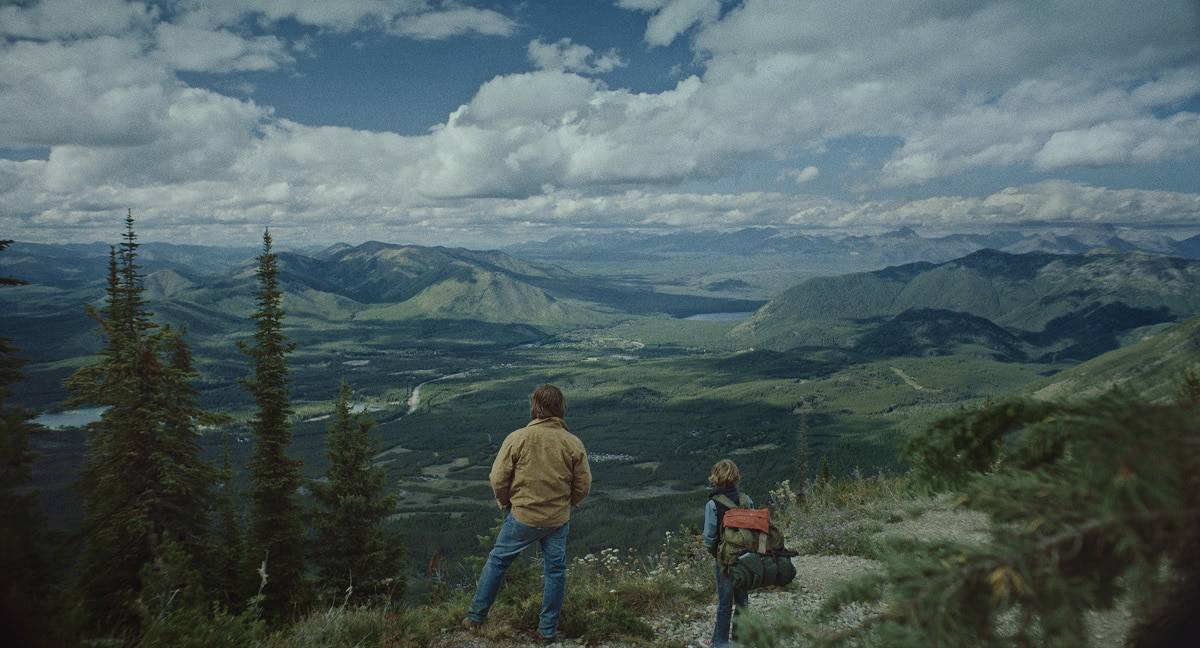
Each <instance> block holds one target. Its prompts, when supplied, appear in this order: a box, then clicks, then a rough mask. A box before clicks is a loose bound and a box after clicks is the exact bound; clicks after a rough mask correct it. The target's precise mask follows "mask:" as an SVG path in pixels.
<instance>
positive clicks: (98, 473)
mask: <svg viewBox="0 0 1200 648" xmlns="http://www.w3.org/2000/svg"><path fill="white" fill-rule="evenodd" d="M9 243H11V242H10V241H0V250H3V249H4V248H5V247H7V245H8V244H9ZM139 247H140V244H139V243H138V239H137V234H136V232H135V229H134V219H133V215H132V212H130V213H129V214H128V215H127V216H126V219H125V231H124V233H123V235H122V239H121V241H120V243H119V245H117V246H114V247H112V248H111V249H110V255H109V261H108V271H107V287H106V290H105V294H104V299H103V303H102V305H101V306H100V307H99V308H94V307H92V306H90V305H89V306H86V309H87V312H88V315H89V316H90V317H91V318H92V319H93V320H94V321H95V322H96V324H97V326H98V328H99V332H100V333H101V335H102V336H103V339H104V346H103V348H102V349H101V351H100V353H99V355H98V357H97V359H96V360H95V361H94V362H92V363H91V364H89V365H87V366H84V367H82V368H80V369H79V370H77V371H76V372H75V373H74V374H73V375H72V376H71V377H70V378H68V379H67V381H66V385H67V387H68V388H69V390H70V392H71V400H70V402H71V403H72V404H73V405H91V406H101V407H104V408H106V409H105V410H104V413H103V414H102V416H101V417H100V420H99V421H98V422H96V423H93V424H91V425H90V426H89V428H88V431H87V450H86V459H85V464H84V469H83V471H82V475H81V476H80V478H79V481H78V484H77V489H78V491H79V493H80V495H81V497H82V501H83V524H82V528H81V529H80V530H79V531H78V532H76V533H74V534H69V535H61V534H60V535H54V534H51V533H49V532H48V531H47V529H46V528H45V524H44V520H43V519H42V517H41V514H40V512H39V510H38V502H37V494H36V491H34V490H32V488H31V487H30V485H29V482H30V475H31V467H32V465H33V460H34V456H33V452H32V450H31V447H30V437H31V436H33V435H35V434H36V433H37V431H38V426H36V425H35V424H34V423H33V415H32V413H31V412H28V411H26V410H24V409H22V408H21V407H19V406H17V405H14V404H11V403H8V402H7V400H8V398H9V396H10V389H9V387H10V386H11V385H12V384H13V383H14V382H16V381H18V380H20V378H21V367H22V365H23V364H24V361H23V360H21V359H20V357H19V355H18V350H17V349H16V348H14V347H13V345H12V343H11V340H8V339H3V338H0V462H2V466H0V470H2V473H0V516H2V518H0V519H2V520H3V522H2V524H0V568H2V574H3V575H2V576H0V578H2V579H3V580H2V581H0V585H2V587H3V589H2V591H0V596H2V597H3V599H2V604H3V612H2V613H3V618H0V624H2V625H3V626H4V627H6V628H10V629H11V630H10V631H9V632H11V633H12V636H11V637H7V638H8V639H12V640H15V641H17V642H19V645H55V644H63V643H74V642H75V641H77V640H78V639H79V638H80V637H83V636H89V637H96V636H104V637H114V638H119V639H121V640H123V641H125V642H127V643H132V642H136V641H137V640H138V639H139V637H143V638H144V637H145V636H146V633H147V631H148V630H149V629H151V628H152V627H153V626H155V625H156V624H157V625H159V626H161V625H162V621H163V620H164V619H167V618H170V617H172V616H175V617H179V616H180V615H183V616H188V617H189V618H192V619H193V620H195V621H196V622H206V621H207V620H210V619H212V618H213V617H218V616H219V617H221V618H222V620H223V621H226V622H228V621H231V620H232V621H233V622H235V623H247V624H263V623H265V624H267V625H278V624H282V623H285V622H287V621H289V620H291V619H294V618H295V617H296V616H298V615H300V614H302V613H304V612H305V611H307V609H308V608H309V607H310V606H311V604H312V603H313V602H314V601H315V600H316V599H317V597H319V596H322V595H325V594H329V595H335V594H336V595H337V596H338V597H339V600H345V599H348V598H350V597H352V596H353V597H354V598H355V600H364V599H366V598H372V599H379V598H386V599H388V600H398V599H400V598H402V597H403V595H404V590H405V581H404V576H403V569H402V559H403V544H402V542H401V540H400V539H399V538H397V537H393V536H392V535H391V534H389V533H388V532H387V530H386V529H385V527H384V523H385V521H386V517H387V516H388V515H389V514H390V513H391V512H392V511H393V510H394V509H395V504H396V501H395V497H394V496H393V495H388V494H386V493H385V484H384V475H383V473H382V471H381V470H380V469H378V468H377V467H373V465H372V462H371V459H372V456H373V455H374V450H373V447H372V442H371V439H370V437H369V435H368V431H369V430H370V428H371V426H372V421H371V420H370V419H369V418H367V417H365V416H362V415H356V414H354V413H352V410H351V405H350V398H351V393H352V392H351V388H350V386H349V385H347V384H346V383H345V382H343V383H342V384H341V386H340V389H339V390H338V392H337V399H336V404H335V406H334V412H333V414H332V416H331V422H330V424H329V426H328V431H327V439H326V448H327V452H328V455H329V469H328V473H327V475H326V477H325V478H323V479H320V480H316V481H315V482H312V483H309V484H306V483H305V480H303V479H302V477H301V473H300V468H301V465H300V461H299V460H297V459H294V458H292V457H291V456H289V454H288V448H289V446H290V445H291V441H292V435H291V430H290V428H289V420H290V417H291V413H292V409H291V405H290V402H289V393H288V363H287V355H288V353H289V352H291V351H292V350H293V348H294V345H293V344H292V343H291V342H290V341H289V340H288V338H287V335H286V334H285V332H284V321H285V313H284V310H283V289H282V286H281V284H280V278H279V260H278V257H277V256H276V255H275V253H274V252H273V251H272V240H271V234H270V232H269V231H264V234H263V246H262V252H261V254H259V255H258V257H257V259H256V266H257V267H256V277H257V290H256V293H255V304H256V309H255V310H254V312H253V314H252V315H251V317H250V323H251V324H253V327H254V332H253V335H252V336H251V337H250V338H249V340H248V341H242V342H239V343H238V346H239V348H240V349H241V350H242V352H243V354H244V355H245V357H246V359H247V361H248V364H249V367H248V369H249V372H248V373H249V375H248V376H247V377H246V378H244V379H243V380H242V382H243V384H244V386H245V388H246V389H247V390H248V391H249V393H250V394H251V395H252V396H253V398H254V401H255V405H256V408H255V411H254V414H253V416H252V417H251V419H250V421H249V428H250V430H251V433H252V436H253V439H254V449H253V454H252V456H251V458H250V460H249V462H248V463H247V465H246V467H245V470H246V472H247V475H246V476H247V480H246V481H247V482H248V487H247V489H246V492H245V493H244V494H242V496H240V497H239V494H238V493H235V492H234V491H235V483H236V482H235V479H234V478H235V476H236V475H235V469H234V467H233V466H232V464H231V461H230V449H229V434H228V432H224V439H223V441H224V443H223V448H224V452H223V457H222V461H221V464H220V465H219V466H214V465H213V464H211V463H209V462H207V461H206V460H204V459H203V458H202V456H201V451H200V444H199V438H200V435H201V434H203V433H205V431H206V430H223V429H227V428H228V427H229V424H230V423H231V422H232V421H231V420H230V418H229V417H228V416H225V415H221V414H219V413H216V412H209V411H205V410H203V409H202V408H201V407H200V405H199V401H198V393H197V390H196V389H195V387H194V386H193V382H194V381H195V379H196V378H197V371H196V368H195V365H194V361H193V357H192V353H191V349H190V347H189V345H188V343H187V332H186V329H184V328H181V327H174V326H170V325H163V324H159V323H157V322H155V321H154V314H153V313H152V312H151V311H150V308H149V306H148V304H147V301H146V297H145V289H144V286H143V275H142V273H141V266H139V264H138V248H139ZM21 283H23V282H21V281H20V280H18V279H11V278H0V286H12V285H20V284H21ZM305 486H307V487H308V488H310V489H311V491H312V494H313V504H314V506H313V507H312V508H311V509H306V506H305V504H304V501H303V500H302V498H301V492H302V489H303V487H305ZM10 645H13V644H10Z"/></svg>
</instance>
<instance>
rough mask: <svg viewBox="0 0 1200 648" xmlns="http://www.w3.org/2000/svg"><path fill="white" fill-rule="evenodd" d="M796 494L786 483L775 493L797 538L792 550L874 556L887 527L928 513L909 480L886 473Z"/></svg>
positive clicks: (813, 485) (819, 485) (821, 484)
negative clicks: (879, 536)
mask: <svg viewBox="0 0 1200 648" xmlns="http://www.w3.org/2000/svg"><path fill="white" fill-rule="evenodd" d="M790 492H791V486H790V484H787V483H785V484H783V485H781V487H780V488H778V489H776V491H773V492H772V495H773V496H774V497H775V499H776V501H782V502H784V503H785V505H784V506H783V507H782V511H781V516H782V524H783V525H784V526H785V528H787V529H788V536H789V537H790V538H792V544H793V545H794V546H792V547H790V548H791V549H793V550H795V551H798V552H800V553H801V554H818V555H848V556H862V557H864V558H874V557H875V556H876V553H877V548H876V545H875V541H874V539H873V538H874V536H875V534H877V533H879V532H880V531H882V530H883V527H884V524H886V523H891V522H898V521H900V520H901V519H903V516H904V515H909V516H910V517H913V516H916V515H920V513H916V512H915V509H920V510H923V509H922V508H921V506H920V504H919V503H918V502H915V501H914V499H913V495H912V494H911V493H909V492H908V489H907V479H906V478H905V477H893V476H887V475H883V474H880V475H876V476H873V477H853V478H850V479H835V480H831V481H829V482H821V481H815V482H811V483H809V484H807V486H806V488H805V489H804V496H803V497H799V498H797V497H795V495H791V496H789V495H788V493H790Z"/></svg>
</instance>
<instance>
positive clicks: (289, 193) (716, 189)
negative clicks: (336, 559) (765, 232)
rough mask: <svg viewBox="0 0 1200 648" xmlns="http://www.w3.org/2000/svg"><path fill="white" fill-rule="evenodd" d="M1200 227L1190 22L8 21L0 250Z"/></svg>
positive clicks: (978, 9)
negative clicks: (640, 233)
mask: <svg viewBox="0 0 1200 648" xmlns="http://www.w3.org/2000/svg"><path fill="white" fill-rule="evenodd" d="M126 208H132V209H133V211H134V215H135V217H137V218H138V221H139V229H140V231H141V232H142V235H143V238H144V239H146V240H162V241H172V242H179V243H236V244H246V243H251V242H253V241H254V240H255V238H256V237H257V236H259V235H260V233H261V231H262V228H263V227H268V226H269V227H270V228H271V229H272V231H273V232H275V233H276V240H278V241H281V242H288V243H291V244H295V245H303V244H315V243H328V242H333V241H347V242H359V241H364V240H370V239H376V240H385V241H395V242H415V243H424V244H454V245H467V246H473V247H495V246H499V245H503V244H506V243H511V242H517V241H528V240H541V239H545V238H548V237H550V236H553V235H556V234H562V233H570V232H595V233H596V234H597V235H602V234H603V233H604V232H605V231H610V230H626V229H637V230H648V231H654V230H668V229H678V228H692V229H715V228H739V227H746V226H774V227H782V228H791V229H795V230H856V231H858V230H864V231H870V230H885V229H892V228H897V227H901V226H909V227H915V228H917V229H918V230H919V231H923V232H926V231H927V232H947V231H968V230H979V229H999V228H1005V227H1010V226H1027V225H1029V224H1031V223H1035V224H1041V225H1052V226H1071V225H1079V224H1111V225H1115V226H1121V227H1137V228H1160V229H1163V230H1164V231H1178V232H1190V231H1196V230H1200V2H1197V0H1148V1H1147V2H1143V3H1137V2H1128V0H1028V1H1026V0H1010V1H994V2H993V1H983V0H889V1H888V2H878V1H866V0H528V1H524V2H500V1H492V2H487V1H478V2H476V1H472V0H176V1H163V2H145V1H139V2H129V1H126V0H32V1H21V2H15V3H14V2H7V1H5V0H0V238H15V239H17V240H26V241H42V242H67V241H95V240H114V239H115V238H116V236H117V233H118V232H119V228H120V219H121V217H123V215H124V213H125V209H126Z"/></svg>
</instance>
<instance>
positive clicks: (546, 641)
mask: <svg viewBox="0 0 1200 648" xmlns="http://www.w3.org/2000/svg"><path fill="white" fill-rule="evenodd" d="M531 636H532V637H533V640H534V642H535V643H539V644H542V645H543V646H549V645H551V644H556V643H558V635H554V636H550V637H547V636H546V635H544V634H542V633H541V632H538V631H537V630H534V631H533V632H532V633H531Z"/></svg>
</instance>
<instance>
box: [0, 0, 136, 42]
mask: <svg viewBox="0 0 1200 648" xmlns="http://www.w3.org/2000/svg"><path fill="white" fill-rule="evenodd" d="M156 14H157V11H156V10H155V9H152V8H151V7H149V6H147V5H145V4H143V3H141V2H125V0H41V2H35V3H32V4H29V5H9V6H7V7H0V35H5V36H12V37H17V38H41V39H50V38H63V37H72V36H112V35H116V34H122V33H125V32H126V31H128V30H129V29H131V28H133V27H138V26H145V25H148V24H149V23H150V21H151V20H152V19H153V18H154V16H155V15H156Z"/></svg>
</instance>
